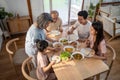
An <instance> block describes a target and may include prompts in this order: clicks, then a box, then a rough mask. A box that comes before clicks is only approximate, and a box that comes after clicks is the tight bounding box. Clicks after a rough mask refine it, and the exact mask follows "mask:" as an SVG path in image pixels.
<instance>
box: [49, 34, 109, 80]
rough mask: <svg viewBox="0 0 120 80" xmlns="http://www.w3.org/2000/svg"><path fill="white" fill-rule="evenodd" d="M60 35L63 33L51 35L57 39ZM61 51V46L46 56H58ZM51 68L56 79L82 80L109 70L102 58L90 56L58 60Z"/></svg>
mask: <svg viewBox="0 0 120 80" xmlns="http://www.w3.org/2000/svg"><path fill="white" fill-rule="evenodd" d="M62 35H63V34H60V35H57V36H54V37H53V36H52V39H53V38H55V39H58V40H59V38H61V37H62ZM49 37H50V35H49ZM80 46H82V45H80ZM80 48H81V47H80ZM62 51H63V48H61V50H59V51H57V52H53V53H51V54H48V56H49V57H51V56H53V55H58V56H59V55H60V54H61V52H62ZM52 68H53V70H54V72H55V75H56V77H57V79H58V80H84V79H87V78H90V77H93V76H96V75H100V74H101V73H103V72H105V71H108V70H109V67H108V65H107V64H106V63H105V62H104V61H103V60H100V59H95V58H92V57H85V58H84V59H81V60H75V59H71V60H68V61H60V62H59V63H56V64H54V65H53V66H52ZM99 79H100V78H97V80H99Z"/></svg>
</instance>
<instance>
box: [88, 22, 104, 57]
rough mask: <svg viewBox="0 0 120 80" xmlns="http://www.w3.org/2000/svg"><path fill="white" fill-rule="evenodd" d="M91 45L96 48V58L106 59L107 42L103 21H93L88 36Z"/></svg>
mask: <svg viewBox="0 0 120 80" xmlns="http://www.w3.org/2000/svg"><path fill="white" fill-rule="evenodd" d="M87 41H89V42H87V44H88V43H89V47H90V48H92V49H94V50H95V54H96V55H95V56H93V57H94V58H99V59H106V57H105V53H106V43H105V40H104V35H103V25H102V23H101V22H93V23H92V26H91V27H90V36H89V38H88V40H87Z"/></svg>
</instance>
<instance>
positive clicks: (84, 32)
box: [73, 21, 91, 39]
mask: <svg viewBox="0 0 120 80" xmlns="http://www.w3.org/2000/svg"><path fill="white" fill-rule="evenodd" d="M73 26H74V27H77V28H76V29H75V30H74V31H73V33H74V34H76V35H78V36H79V39H86V38H88V37H89V32H90V27H91V22H90V21H87V24H85V25H83V24H80V23H79V22H78V21H76V23H75V24H74V25H73Z"/></svg>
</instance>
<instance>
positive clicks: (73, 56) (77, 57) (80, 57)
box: [71, 52, 84, 60]
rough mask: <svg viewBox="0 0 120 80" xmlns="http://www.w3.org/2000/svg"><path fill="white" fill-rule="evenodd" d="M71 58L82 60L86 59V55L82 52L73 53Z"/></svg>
mask: <svg viewBox="0 0 120 80" xmlns="http://www.w3.org/2000/svg"><path fill="white" fill-rule="evenodd" d="M71 58H73V59H76V60H81V59H83V58H84V55H83V54H82V53H80V52H74V53H72V55H71Z"/></svg>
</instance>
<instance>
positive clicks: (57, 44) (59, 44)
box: [53, 42, 63, 48]
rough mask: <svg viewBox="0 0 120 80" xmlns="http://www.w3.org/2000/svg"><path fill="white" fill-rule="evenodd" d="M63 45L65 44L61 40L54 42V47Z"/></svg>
mask: <svg viewBox="0 0 120 80" xmlns="http://www.w3.org/2000/svg"><path fill="white" fill-rule="evenodd" d="M62 46H63V44H62V43H60V42H54V43H53V47H55V48H58V47H62Z"/></svg>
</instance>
